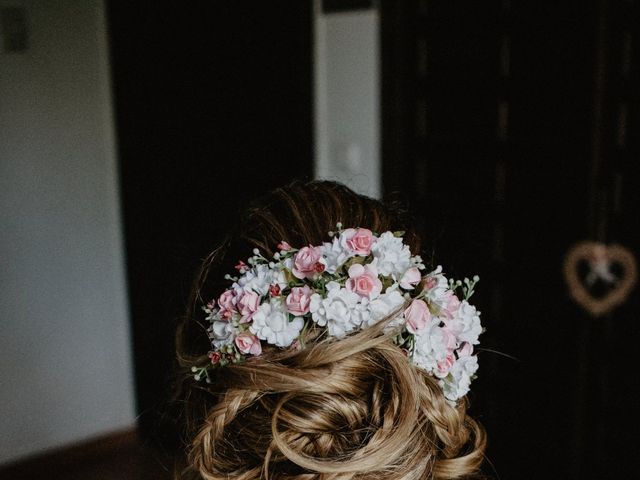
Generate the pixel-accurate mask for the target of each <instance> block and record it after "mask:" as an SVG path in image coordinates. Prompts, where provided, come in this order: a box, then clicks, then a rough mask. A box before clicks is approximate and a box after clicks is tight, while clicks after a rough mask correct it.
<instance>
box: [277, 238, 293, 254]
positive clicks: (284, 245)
mask: <svg viewBox="0 0 640 480" xmlns="http://www.w3.org/2000/svg"><path fill="white" fill-rule="evenodd" d="M278 250H280V251H285V252H286V251H287V250H291V245H289V244H288V243H287V242H285V241H284V240H282V241H281V242H280V243H279V244H278Z"/></svg>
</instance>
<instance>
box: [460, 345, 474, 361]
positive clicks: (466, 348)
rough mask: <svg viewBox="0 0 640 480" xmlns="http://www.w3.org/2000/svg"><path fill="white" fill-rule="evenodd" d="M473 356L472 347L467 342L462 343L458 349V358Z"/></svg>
mask: <svg viewBox="0 0 640 480" xmlns="http://www.w3.org/2000/svg"><path fill="white" fill-rule="evenodd" d="M472 354H473V345H471V344H470V343H469V342H464V343H463V344H462V346H461V347H460V348H459V349H458V358H462V357H470V356H471V355H472Z"/></svg>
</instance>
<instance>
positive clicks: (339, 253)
mask: <svg viewBox="0 0 640 480" xmlns="http://www.w3.org/2000/svg"><path fill="white" fill-rule="evenodd" d="M354 255H355V254H354V253H353V252H351V251H349V250H348V249H347V248H345V247H344V246H343V244H342V243H341V242H340V240H339V239H338V238H337V237H334V238H333V241H332V242H331V243H329V242H325V243H323V244H322V259H321V260H320V262H321V263H323V264H324V271H325V272H327V273H329V274H331V275H333V274H335V273H336V271H337V270H338V269H339V268H340V267H341V266H342V265H344V263H345V262H346V261H347V260H349V258H351V257H353V256H354Z"/></svg>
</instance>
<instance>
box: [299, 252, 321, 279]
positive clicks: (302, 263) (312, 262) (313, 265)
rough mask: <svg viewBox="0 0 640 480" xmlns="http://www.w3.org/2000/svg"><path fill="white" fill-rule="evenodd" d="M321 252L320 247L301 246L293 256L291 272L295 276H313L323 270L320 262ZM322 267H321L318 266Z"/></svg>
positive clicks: (300, 277) (301, 277)
mask: <svg viewBox="0 0 640 480" xmlns="http://www.w3.org/2000/svg"><path fill="white" fill-rule="evenodd" d="M321 258H322V252H321V250H320V247H313V246H311V245H310V246H308V247H302V248H301V249H300V250H299V251H298V253H296V255H295V257H293V268H292V273H293V275H294V276H295V277H296V278H299V279H303V278H313V277H314V276H316V274H317V273H319V272H322V271H323V270H324V265H322V263H320V259H321ZM320 267H322V268H320Z"/></svg>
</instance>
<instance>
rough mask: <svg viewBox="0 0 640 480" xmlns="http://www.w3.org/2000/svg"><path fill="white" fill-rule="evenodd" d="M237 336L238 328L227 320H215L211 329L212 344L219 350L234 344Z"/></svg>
mask: <svg viewBox="0 0 640 480" xmlns="http://www.w3.org/2000/svg"><path fill="white" fill-rule="evenodd" d="M237 334H238V328H237V327H236V326H235V325H234V324H233V323H232V322H227V321H225V320H215V321H214V322H213V323H212V324H211V327H209V338H211V344H212V345H213V346H214V347H216V348H218V349H220V348H221V347H224V346H226V345H231V344H233V341H234V340H235V338H236V335H237Z"/></svg>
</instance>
